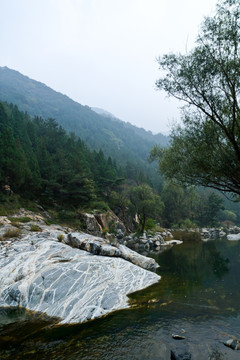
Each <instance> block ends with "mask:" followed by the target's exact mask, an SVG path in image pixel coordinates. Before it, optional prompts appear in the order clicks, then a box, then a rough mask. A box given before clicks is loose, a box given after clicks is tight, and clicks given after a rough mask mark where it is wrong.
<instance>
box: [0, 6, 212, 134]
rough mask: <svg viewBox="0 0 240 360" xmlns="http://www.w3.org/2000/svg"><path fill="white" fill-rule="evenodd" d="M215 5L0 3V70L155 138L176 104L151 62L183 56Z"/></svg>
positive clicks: (172, 115)
mask: <svg viewBox="0 0 240 360" xmlns="http://www.w3.org/2000/svg"><path fill="white" fill-rule="evenodd" d="M215 4H216V0H194V1H193V0H181V1H179V0H0V66H7V67H9V68H11V69H14V70H18V71H20V72H21V73H23V74H24V75H27V76H29V77H30V78H33V79H35V80H38V81H41V82H43V83H45V84H46V85H48V86H50V87H51V88H53V89H54V90H57V91H59V92H61V93H64V94H66V95H68V96H69V97H71V98H72V99H73V100H75V101H78V102H80V103H81V104H83V105H88V106H93V107H100V108H102V109H105V110H107V111H109V112H111V113H113V114H114V115H115V116H116V117H118V118H119V119H121V120H124V121H129V122H131V123H132V124H134V125H137V126H139V127H144V128H145V129H146V130H151V131H153V132H154V133H156V132H163V133H166V132H168V131H169V124H171V122H172V121H175V120H177V119H178V118H179V110H178V108H179V103H177V102H176V101H173V100H169V99H168V98H166V95H165V94H164V93H162V92H159V91H156V90H155V81H156V79H157V78H158V77H159V75H160V73H159V70H158V64H157V61H156V58H157V57H158V56H160V55H163V54H165V53H169V52H182V53H186V51H189V50H190V49H191V48H192V46H193V45H194V40H195V38H196V35H197V33H198V29H199V25H200V23H201V22H202V20H203V17H204V16H206V15H212V14H213V12H214V9H215Z"/></svg>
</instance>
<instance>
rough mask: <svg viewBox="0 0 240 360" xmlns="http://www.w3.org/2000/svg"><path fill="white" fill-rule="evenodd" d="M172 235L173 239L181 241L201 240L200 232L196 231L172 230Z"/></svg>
mask: <svg viewBox="0 0 240 360" xmlns="http://www.w3.org/2000/svg"><path fill="white" fill-rule="evenodd" d="M172 235H173V237H174V239H175V240H181V241H201V234H200V233H199V232H197V231H189V232H188V231H183V230H178V231H173V232H172Z"/></svg>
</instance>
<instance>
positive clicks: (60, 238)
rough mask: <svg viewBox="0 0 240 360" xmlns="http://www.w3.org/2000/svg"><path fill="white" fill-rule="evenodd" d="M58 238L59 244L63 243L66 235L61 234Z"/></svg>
mask: <svg viewBox="0 0 240 360" xmlns="http://www.w3.org/2000/svg"><path fill="white" fill-rule="evenodd" d="M57 238H58V241H59V242H62V241H63V239H64V235H63V234H59V235H58V237H57Z"/></svg>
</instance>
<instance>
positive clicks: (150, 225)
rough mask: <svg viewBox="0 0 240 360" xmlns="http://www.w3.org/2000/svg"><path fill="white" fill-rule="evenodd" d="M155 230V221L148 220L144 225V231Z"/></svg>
mask: <svg viewBox="0 0 240 360" xmlns="http://www.w3.org/2000/svg"><path fill="white" fill-rule="evenodd" d="M155 228H156V221H155V220H153V219H150V218H148V219H147V220H146V223H145V230H152V229H155Z"/></svg>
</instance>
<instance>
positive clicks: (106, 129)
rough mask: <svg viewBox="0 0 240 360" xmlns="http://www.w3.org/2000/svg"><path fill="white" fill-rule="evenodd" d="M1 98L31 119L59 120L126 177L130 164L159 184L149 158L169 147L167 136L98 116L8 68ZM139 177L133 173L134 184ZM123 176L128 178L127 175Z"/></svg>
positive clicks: (1, 75)
mask: <svg viewBox="0 0 240 360" xmlns="http://www.w3.org/2000/svg"><path fill="white" fill-rule="evenodd" d="M0 98H1V99H2V100H4V101H7V102H9V103H13V104H16V105H17V106H18V107H19V109H21V110H22V111H26V112H27V113H28V114H30V116H36V115H37V116H39V117H41V118H54V119H56V121H57V122H58V124H60V125H61V126H62V127H63V128H64V129H65V130H66V131H67V132H68V133H69V132H74V133H75V134H76V136H79V137H80V138H81V139H82V140H83V141H84V142H85V143H86V144H87V146H88V147H89V148H90V149H91V150H96V151H97V152H98V151H99V150H100V149H102V151H103V153H104V154H105V155H106V156H111V157H113V158H114V159H116V161H117V163H118V165H121V166H122V167H123V172H126V173H127V172H128V164H131V166H132V167H134V168H135V169H136V170H137V169H138V170H139V169H141V170H140V172H142V173H143V174H144V176H145V177H147V176H148V177H149V179H151V180H152V181H153V182H154V183H156V184H159V178H158V177H157V173H156V171H155V170H156V169H155V167H154V166H152V165H149V163H148V162H147V157H148V154H149V151H150V149H151V147H152V146H153V145H155V144H161V145H163V146H165V145H166V144H167V142H168V138H167V137H166V136H164V135H162V134H157V135H153V134H152V133H151V132H150V131H145V130H144V129H139V128H136V127H135V126H133V125H131V124H129V123H125V122H123V121H120V120H118V119H116V118H113V117H112V118H111V117H106V116H102V115H99V114H97V113H96V112H95V111H92V109H91V108H89V107H88V106H82V105H81V104H78V103H76V102H75V101H73V100H71V99H70V98H68V97H67V96H65V95H62V94H60V93H58V92H55V91H53V90H52V89H50V88H49V87H47V86H46V85H44V84H42V83H39V82H37V81H34V80H31V79H29V78H28V77H26V76H23V75H21V74H20V73H18V72H17V71H14V70H10V69H8V68H6V67H4V68H1V67H0ZM46 155H47V154H46ZM138 172H139V171H138ZM136 174H137V173H136V172H132V173H131V176H133V180H134V181H136V176H135V175H136ZM148 174H149V175H148ZM122 175H124V176H127V177H128V176H129V175H127V174H125V173H124V174H122Z"/></svg>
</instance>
